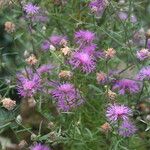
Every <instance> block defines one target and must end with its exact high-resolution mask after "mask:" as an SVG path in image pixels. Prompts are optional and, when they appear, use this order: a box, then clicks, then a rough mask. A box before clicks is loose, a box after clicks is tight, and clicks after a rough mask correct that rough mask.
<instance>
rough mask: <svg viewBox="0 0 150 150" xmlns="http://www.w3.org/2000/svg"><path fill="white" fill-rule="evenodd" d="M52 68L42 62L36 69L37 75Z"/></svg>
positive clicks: (48, 71)
mask: <svg viewBox="0 0 150 150" xmlns="http://www.w3.org/2000/svg"><path fill="white" fill-rule="evenodd" d="M53 68H54V66H53V65H51V64H44V65H42V66H40V67H39V68H38V69H37V72H38V74H39V75H41V74H43V73H50V71H51V70H52V69H53Z"/></svg>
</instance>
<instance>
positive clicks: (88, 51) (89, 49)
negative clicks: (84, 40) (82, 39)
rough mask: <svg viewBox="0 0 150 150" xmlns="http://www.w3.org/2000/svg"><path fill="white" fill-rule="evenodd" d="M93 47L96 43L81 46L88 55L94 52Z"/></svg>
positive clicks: (94, 47)
mask: <svg viewBox="0 0 150 150" xmlns="http://www.w3.org/2000/svg"><path fill="white" fill-rule="evenodd" d="M95 49H96V45H95V44H91V45H88V46H85V47H83V48H82V52H85V53H88V54H89V55H94V54H95V53H96V51H95Z"/></svg>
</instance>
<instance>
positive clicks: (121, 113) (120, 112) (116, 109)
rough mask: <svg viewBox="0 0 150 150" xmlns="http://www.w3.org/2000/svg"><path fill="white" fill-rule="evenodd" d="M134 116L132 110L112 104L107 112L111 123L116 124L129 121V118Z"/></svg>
mask: <svg viewBox="0 0 150 150" xmlns="http://www.w3.org/2000/svg"><path fill="white" fill-rule="evenodd" d="M131 115H132V111H131V109H130V108H128V107H127V106H124V105H119V104H111V105H110V106H109V107H108V108H107V111H106V116H107V118H108V120H109V121H111V122H112V123H116V122H117V121H118V120H120V119H121V120H128V117H129V116H131Z"/></svg>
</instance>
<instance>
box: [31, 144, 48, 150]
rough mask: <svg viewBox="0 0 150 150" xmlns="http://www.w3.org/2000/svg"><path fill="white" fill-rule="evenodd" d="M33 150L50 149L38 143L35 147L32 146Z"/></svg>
mask: <svg viewBox="0 0 150 150" xmlns="http://www.w3.org/2000/svg"><path fill="white" fill-rule="evenodd" d="M31 150H50V148H49V147H47V146H46V145H42V144H40V143H38V144H35V145H34V146H32V147H31Z"/></svg>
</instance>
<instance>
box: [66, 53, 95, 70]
mask: <svg viewBox="0 0 150 150" xmlns="http://www.w3.org/2000/svg"><path fill="white" fill-rule="evenodd" d="M69 62H70V64H71V65H72V66H73V67H74V68H80V69H81V70H82V71H83V72H86V73H91V72H92V71H94V70H95V68H96V63H95V60H94V58H93V56H91V55H89V54H88V53H85V52H74V53H73V55H72V57H71V59H70V61H69Z"/></svg>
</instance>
